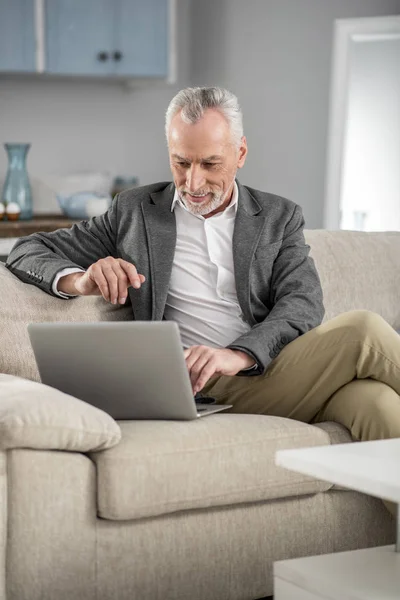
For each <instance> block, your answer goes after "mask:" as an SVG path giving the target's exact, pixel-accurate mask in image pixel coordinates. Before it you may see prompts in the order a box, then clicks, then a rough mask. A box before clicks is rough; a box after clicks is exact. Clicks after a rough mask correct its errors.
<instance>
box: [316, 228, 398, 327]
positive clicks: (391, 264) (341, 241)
mask: <svg viewBox="0 0 400 600" xmlns="http://www.w3.org/2000/svg"><path fill="white" fill-rule="evenodd" d="M305 238H306V241H307V243H308V244H309V245H310V246H311V252H310V255H311V256H312V257H313V258H314V261H315V264H316V267H317V270H318V273H319V275H320V278H321V284H322V289H323V293H324V304H325V311H326V312H325V317H324V321H326V320H328V319H332V318H333V317H335V316H336V315H338V314H340V313H343V312H346V311H349V310H357V309H367V310H371V311H373V312H376V313H378V314H380V315H381V316H382V317H383V318H384V319H386V321H387V322H388V323H390V325H392V327H394V328H395V329H396V330H397V331H398V330H400V232H397V231H389V232H386V231H385V232H368V233H365V232H360V231H327V230H324V229H316V230H312V229H309V230H306V231H305Z"/></svg>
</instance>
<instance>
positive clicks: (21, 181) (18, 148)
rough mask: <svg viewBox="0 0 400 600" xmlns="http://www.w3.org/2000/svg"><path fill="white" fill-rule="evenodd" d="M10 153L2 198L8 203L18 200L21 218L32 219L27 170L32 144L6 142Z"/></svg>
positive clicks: (6, 147) (30, 193)
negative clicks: (27, 158) (27, 156)
mask: <svg viewBox="0 0 400 600" xmlns="http://www.w3.org/2000/svg"><path fill="white" fill-rule="evenodd" d="M4 147H5V149H6V151H7V154H8V171H7V176H6V180H5V182H4V187H3V196H2V200H3V202H5V203H6V204H9V203H10V202H16V203H17V204H18V206H19V208H20V210H21V214H20V216H19V218H20V219H24V220H27V219H32V216H33V209H32V192H31V186H30V184H29V177H28V172H27V170H26V155H27V154H28V150H29V148H30V147H31V145H30V144H4Z"/></svg>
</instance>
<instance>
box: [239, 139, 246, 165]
mask: <svg viewBox="0 0 400 600" xmlns="http://www.w3.org/2000/svg"><path fill="white" fill-rule="evenodd" d="M247 152H248V149H247V141H246V138H245V137H244V136H243V137H242V139H241V141H240V147H239V159H238V164H237V168H238V169H241V168H242V167H243V165H244V163H245V162H246V156H247Z"/></svg>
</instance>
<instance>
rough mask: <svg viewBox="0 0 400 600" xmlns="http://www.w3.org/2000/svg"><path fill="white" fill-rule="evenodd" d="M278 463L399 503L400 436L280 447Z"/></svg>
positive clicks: (277, 457)
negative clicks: (389, 438)
mask: <svg viewBox="0 0 400 600" xmlns="http://www.w3.org/2000/svg"><path fill="white" fill-rule="evenodd" d="M276 464H277V465H279V466H282V467H285V468H287V469H291V470H293V471H297V472H299V473H303V474H304V475H310V476H312V477H316V478H318V479H322V480H323V481H329V482H331V483H334V484H337V485H341V486H343V487H346V488H350V489H352V490H356V491H359V492H363V493H365V494H369V495H371V496H376V497H378V498H383V499H385V500H391V501H392V502H398V503H400V438H396V439H391V440H378V441H372V442H355V443H348V444H334V445H332V446H317V447H314V448H300V449H298V450H278V451H277V453H276Z"/></svg>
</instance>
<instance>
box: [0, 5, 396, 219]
mask: <svg viewBox="0 0 400 600" xmlns="http://www.w3.org/2000/svg"><path fill="white" fill-rule="evenodd" d="M177 5H178V24H177V25H178V26H177V31H178V55H179V78H178V82H177V84H176V85H175V86H165V85H164V86H157V87H149V88H147V87H142V88H140V89H135V90H130V91H128V90H126V89H123V88H122V87H120V86H118V85H115V84H106V83H89V82H77V83H76V82H74V83H71V82H69V81H65V82H64V81H62V82H61V81H59V82H55V81H46V82H44V81H36V80H27V79H21V78H20V79H18V80H9V79H0V144H1V143H3V142H6V141H27V142H31V143H32V148H31V150H30V153H29V158H28V167H29V171H30V174H31V178H32V182H33V187H34V203H35V209H36V210H37V211H41V212H45V211H49V210H52V211H53V210H55V209H56V204H55V199H54V196H53V195H51V194H48V193H47V190H46V189H45V188H43V187H41V186H39V180H41V179H45V176H46V174H49V173H50V174H51V173H71V172H76V171H83V170H96V171H99V170H100V171H102V170H111V171H112V172H114V173H126V174H132V175H138V176H139V179H140V182H141V183H142V184H146V183H149V182H151V181H159V180H163V179H168V178H169V177H170V173H169V166H168V158H167V151H166V145H165V141H164V132H163V120H164V112H165V109H166V107H167V104H168V102H169V100H170V99H171V97H172V96H173V95H174V93H175V91H176V90H177V89H179V88H181V87H184V86H186V85H189V84H192V85H203V84H204V85H209V84H211V85H215V84H217V85H224V86H226V87H228V88H230V89H232V90H233V91H234V92H235V93H237V95H238V96H239V99H240V101H241V104H242V106H243V110H244V114H245V128H246V134H247V137H248V141H249V146H250V153H249V157H248V162H247V165H246V166H245V168H244V169H243V172H242V173H241V177H240V178H241V180H242V182H243V183H247V184H249V185H252V186H254V187H258V188H261V189H265V190H270V191H273V192H276V193H279V194H282V195H285V196H287V197H289V198H291V199H293V200H295V201H296V202H298V203H300V204H301V205H302V206H303V208H304V212H305V216H306V219H307V225H308V226H309V227H321V226H322V214H323V192H324V177H325V152H326V135H327V118H328V98H329V81H330V60H331V44H332V30H333V21H334V19H335V18H346V17H362V16H374V15H383V14H395V13H400V0H246V1H245V2H244V1H243V0H240V1H239V0H177ZM6 163H7V160H6V155H5V152H4V151H3V150H2V149H1V148H0V185H1V179H2V177H4V173H5V170H6Z"/></svg>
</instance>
